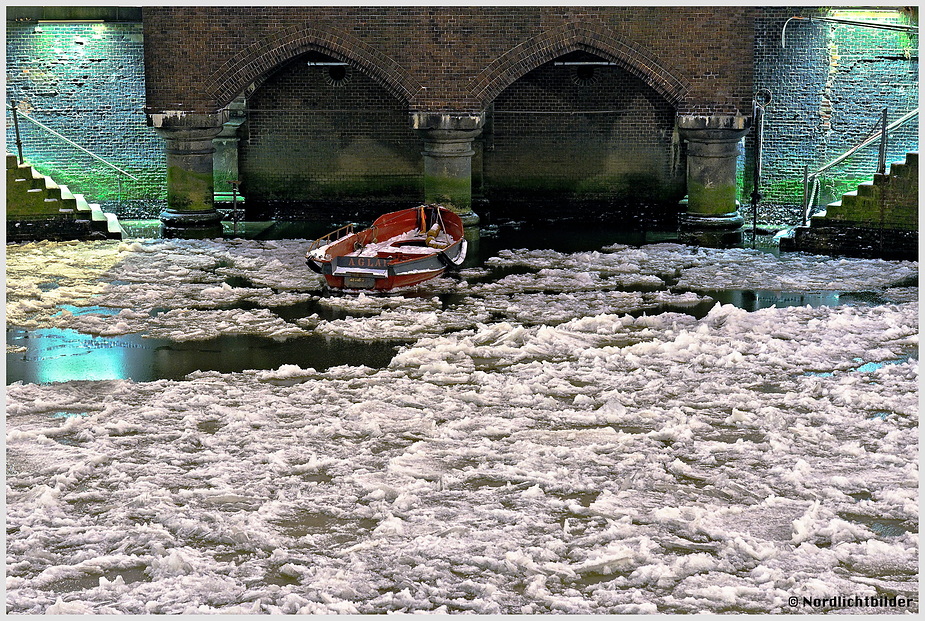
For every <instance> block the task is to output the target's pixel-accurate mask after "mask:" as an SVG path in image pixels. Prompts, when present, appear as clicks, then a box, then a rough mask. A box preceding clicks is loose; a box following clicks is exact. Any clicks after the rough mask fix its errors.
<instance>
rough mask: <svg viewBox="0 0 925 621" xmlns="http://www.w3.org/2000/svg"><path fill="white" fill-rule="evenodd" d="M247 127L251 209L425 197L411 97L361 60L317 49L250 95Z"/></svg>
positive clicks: (295, 215)
mask: <svg viewBox="0 0 925 621" xmlns="http://www.w3.org/2000/svg"><path fill="white" fill-rule="evenodd" d="M246 118H247V121H246V124H245V125H244V126H243V127H242V130H241V131H240V133H239V136H240V139H241V140H240V151H239V154H240V161H239V167H240V177H241V181H242V186H241V190H242V192H243V193H244V194H245V195H246V197H247V208H246V209H247V215H248V218H252V219H259V218H267V219H274V220H300V219H314V218H316V217H318V216H330V217H340V216H345V217H358V216H367V215H374V214H378V213H381V212H382V211H384V210H387V209H390V208H393V207H394V208H398V207H405V206H408V205H411V204H414V203H415V202H416V201H419V200H420V196H421V183H422V181H421V167H422V164H421V144H420V139H419V138H418V137H417V136H415V135H414V133H413V131H412V130H411V129H410V127H409V123H408V111H407V104H406V102H404V101H402V100H400V99H399V98H397V97H395V96H394V95H392V94H391V93H390V92H389V91H388V90H387V89H386V88H385V87H384V86H383V85H381V84H380V83H379V82H377V81H376V80H374V79H373V78H371V77H369V76H368V75H366V74H365V73H364V72H363V71H362V70H360V69H359V68H358V67H356V66H355V65H353V64H351V63H349V62H345V61H343V60H340V59H338V58H335V57H333V56H329V55H327V54H323V53H321V52H318V51H311V52H307V53H303V54H300V55H298V56H296V57H294V58H292V59H290V60H288V61H286V62H285V63H284V64H282V65H281V66H279V67H278V68H277V69H276V70H275V71H273V72H272V73H270V74H268V75H266V76H265V78H263V79H262V80H261V81H260V82H259V84H258V85H257V86H256V87H255V88H254V89H253V91H252V92H250V93H249V94H248V96H247V106H246Z"/></svg>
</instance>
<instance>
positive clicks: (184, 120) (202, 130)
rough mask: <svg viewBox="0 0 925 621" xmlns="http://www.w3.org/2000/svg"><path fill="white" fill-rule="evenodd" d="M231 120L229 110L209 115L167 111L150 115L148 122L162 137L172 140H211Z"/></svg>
mask: <svg viewBox="0 0 925 621" xmlns="http://www.w3.org/2000/svg"><path fill="white" fill-rule="evenodd" d="M229 118H230V111H229V110H228V108H225V109H224V110H219V111H217V112H209V113H202V112H185V111H183V110H165V111H163V112H158V113H151V114H148V119H147V122H148V126H149V127H153V128H154V131H156V132H157V133H158V134H159V135H160V136H162V137H164V138H168V139H171V140H205V139H209V140H211V139H212V138H213V137H214V136H217V135H218V134H219V133H220V132H221V131H222V126H223V125H224V124H225V123H227V122H228V120H229Z"/></svg>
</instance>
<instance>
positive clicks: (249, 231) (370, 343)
mask: <svg viewBox="0 0 925 621" xmlns="http://www.w3.org/2000/svg"><path fill="white" fill-rule="evenodd" d="M240 226H241V238H250V239H259V240H265V239H273V238H278V237H279V236H281V235H284V236H287V237H288V238H290V239H291V238H295V239H299V238H305V239H311V238H313V237H314V236H316V235H321V234H323V233H324V232H325V231H326V229H325V228H323V226H322V227H319V225H318V224H316V223H307V222H306V223H303V222H276V223H260V224H258V225H255V224H252V223H251V224H249V226H248V224H247V223H242V224H241V225H240ZM126 227H127V230H128V233H129V234H130V235H131V234H133V233H134V234H142V235H145V234H147V235H156V234H157V232H158V225H157V224H151V223H148V222H146V221H145V222H140V223H137V224H132V223H128V224H127V225H126ZM235 237H237V236H235ZM673 242H676V239H675V235H674V234H672V233H660V232H654V233H653V232H649V233H645V232H626V231H623V230H619V229H614V228H608V227H606V226H594V227H588V226H586V225H577V224H574V223H553V224H552V225H550V224H549V223H546V224H545V225H539V226H538V225H535V224H534V225H527V224H526V223H523V222H511V223H505V224H501V225H491V226H488V227H483V229H482V231H481V235H480V236H479V238H478V240H477V242H475V243H473V244H471V250H472V251H471V252H470V254H469V258H468V260H467V262H466V264H465V266H466V267H467V268H476V271H478V268H483V267H484V264H485V262H486V260H489V259H492V258H496V257H497V254H498V252H500V251H504V250H510V249H517V250H518V251H531V250H538V249H548V250H552V251H555V252H560V253H577V252H593V251H597V250H598V249H600V248H602V247H605V246H608V245H612V244H615V243H616V244H620V245H632V246H643V245H646V244H659V243H673ZM767 242H768V240H765V243H766V244H767ZM759 252H764V253H768V254H769V255H771V256H775V257H776V256H777V249H776V246H774V245H768V246H766V247H765V248H764V249H762V250H760V251H759ZM297 267H299V268H301V267H302V266H301V265H300V266H297ZM519 269H523V267H522V266H518V265H516V264H515V265H513V266H506V265H504V263H503V262H500V261H495V262H494V264H493V265H492V267H491V269H487V270H484V271H483V272H479V273H475V274H472V275H470V278H471V280H473V281H474V282H481V283H484V282H486V281H491V280H498V279H501V278H503V277H504V276H508V275H510V274H511V273H512V271H513V272H516V271H517V270H519ZM470 271H472V270H471V269H470ZM661 276H662V278H663V281H664V282H663V283H659V284H656V285H654V286H653V285H652V284H651V283H650V282H645V281H643V282H638V283H634V282H630V283H629V285H628V286H626V287H623V289H625V290H627V291H634V290H640V289H641V290H658V289H665V290H667V289H669V288H670V289H673V290H674V291H676V292H681V293H683V292H685V291H686V289H685V288H684V287H677V286H676V283H675V282H674V279H673V278H671V277H670V275H669V276H668V277H666V276H665V274H662V275H661ZM448 278H450V279H453V280H455V281H457V282H458V281H459V280H460V279H461V277H460V276H459V275H458V274H452V275H449V276H448ZM223 283H225V284H226V285H231V286H234V287H238V288H247V287H254V286H255V285H254V284H253V283H251V282H249V281H248V280H247V279H246V278H241V277H234V276H230V277H226V278H224V279H223ZM44 286H45V287H52V288H54V287H57V284H56V283H55V281H54V280H49V281H48V282H47V283H45V285H44ZM553 286H554V285H553ZM444 289H445V288H441V287H439V286H437V287H433V286H429V285H427V284H425V285H422V286H419V287H416V288H413V289H411V290H407V291H403V292H401V293H400V294H399V297H410V298H426V297H428V296H436V297H437V298H439V300H440V305H441V307H442V308H444V309H445V308H447V307H451V306H452V307H465V306H466V304H467V301H468V299H467V296H466V295H465V293H460V292H459V290H458V288H456V289H452V290H450V291H446V290H444ZM287 291H289V292H293V291H296V292H298V291H302V292H304V293H306V294H310V295H311V298H310V299H307V300H305V301H299V302H296V303H293V304H289V305H286V306H275V307H272V308H270V309H269V310H270V311H271V312H272V313H273V314H274V315H276V316H278V317H279V318H281V319H282V320H284V321H287V322H291V321H295V320H297V319H299V318H302V317H310V316H318V315H321V316H323V317H324V318H325V319H326V320H328V321H334V320H344V319H346V318H347V317H349V316H350V310H347V309H343V308H338V306H337V305H336V304H334V305H332V304H330V303H325V302H326V300H325V299H322V298H329V297H330V296H343V295H346V296H352V295H354V294H351V293H347V294H343V293H339V292H331V291H329V290H326V289H325V288H324V287H323V286H320V283H319V281H318V279H311V280H310V281H308V282H306V283H304V288H303V289H292V288H288V289H287ZM698 293H699V294H700V295H699V296H698V299H697V300H696V302H695V303H692V302H691V301H690V300H681V303H680V304H672V303H671V301H670V300H666V301H663V302H659V303H657V304H651V303H647V304H640V305H638V307H633V306H632V305H631V306H629V307H627V308H625V309H624V310H625V311H626V312H628V313H630V314H635V315H641V314H644V313H648V314H652V313H659V312H669V311H679V312H684V313H687V314H690V315H692V316H694V317H698V318H701V317H703V316H705V315H706V314H707V313H708V312H709V310H710V309H711V308H712V307H713V306H714V305H715V304H716V303H720V304H731V305H734V306H736V307H739V308H742V309H744V310H748V311H754V310H757V309H760V308H769V307H772V306H776V307H783V306H806V305H809V306H838V305H843V304H851V305H857V304H881V303H883V302H884V301H885V299H884V298H883V297H882V296H881V295H880V294H878V293H877V292H852V291H848V292H841V291H837V290H836V291H788V290H784V291H774V290H762V289H705V290H702V291H699V292H698ZM217 307H221V308H225V309H253V308H256V307H257V304H255V303H253V302H243V303H229V304H219V305H218V306H217ZM60 309H61V310H62V311H65V312H68V313H71V314H76V315H91V316H104V317H105V316H111V315H114V314H116V313H117V312H118V309H117V308H112V307H100V306H93V305H89V306H82V307H74V306H71V305H67V304H63V305H61V306H60ZM166 310H168V309H159V308H153V309H151V310H150V312H151V314H153V315H156V314H158V313H161V312H165V311H166ZM540 321H542V319H540ZM6 334H7V345H8V350H10V352H9V353H8V355H7V382H8V383H11V382H16V381H24V382H28V383H48V382H56V381H68V380H102V379H132V380H136V381H152V380H156V379H181V378H183V377H185V376H186V375H187V374H189V373H191V372H193V371H218V372H221V373H228V372H235V371H243V370H245V369H274V368H277V367H279V366H280V365H283V364H292V365H297V366H301V367H311V368H315V369H318V370H324V369H327V368H329V367H332V366H338V365H343V364H353V365H364V366H368V367H373V368H383V367H385V366H387V365H388V363H389V361H390V360H391V359H392V357H393V356H394V355H395V353H396V352H397V351H398V349H399V347H400V346H401V344H402V343H403V342H404V341H405V340H407V339H402V338H389V337H388V336H385V337H383V338H381V339H377V338H375V337H374V338H363V339H361V340H357V339H353V338H338V337H336V336H329V335H319V334H313V333H306V334H304V335H301V336H299V337H298V338H288V339H278V338H273V337H270V336H263V335H255V334H222V335H219V336H216V337H215V338H206V339H197V340H180V341H178V340H173V339H168V338H157V337H154V336H152V335H150V334H146V333H128V334H121V335H118V336H99V335H95V334H92V333H90V334H88V333H85V332H81V331H79V330H75V329H62V328H38V329H29V328H24V327H21V326H17V325H8V326H7V333H6Z"/></svg>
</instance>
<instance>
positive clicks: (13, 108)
mask: <svg viewBox="0 0 925 621" xmlns="http://www.w3.org/2000/svg"><path fill="white" fill-rule="evenodd" d="M7 108H9V109H11V110H13V112H14V114H15V115H16V116H15V117H14V118H18V117H20V116H21V117H23V118H24V119H26V120H28V121H31V122H33V123H35V124H36V125H38V126H39V127H41V128H42V129H44V130H45V131H47V132H48V133H50V134H53V135H55V136H57V137H58V138H60V139H61V140H63V141H64V142H66V143H68V144H69V145H71V146H73V147H75V148H77V149H80V150H81V151H83V152H84V153H86V154H87V155H89V156H90V157H92V158H94V159H96V160H99V161H100V162H102V163H103V164H106V165H107V166H109V167H110V168H112V169H113V170H115V171H117V172H119V173H120V174H123V175H125V176H126V177H128V178H129V179H132V180H134V181H140V179H139V178H138V177H136V176H135V175H133V174H131V173H129V172H126V171H124V170H122V169H121V168H119V167H118V166H116V165H115V164H113V163H111V162H107V161H106V160H104V159H103V158H101V157H100V156H99V155H97V154H96V153H93V152H92V151H88V150H87V149H85V148H83V147H82V146H80V145H79V144H77V143H76V142H74V141H73V140H71V139H70V138H67V137H66V136H62V135H61V134H59V133H58V132H56V131H55V130H53V129H52V128H50V127H48V126H47V125H45V124H44V123H42V122H40V121H37V120H35V119H33V118H32V117H30V116H29V115H28V114H26V113H25V112H23V111H22V110H19V109H18V108H17V107H16V105H15V103H14V105H12V106H11V105H9V104H7ZM17 113H18V114H17ZM16 129H17V133H18V131H19V125H18V124H17V126H16ZM20 163H22V162H20Z"/></svg>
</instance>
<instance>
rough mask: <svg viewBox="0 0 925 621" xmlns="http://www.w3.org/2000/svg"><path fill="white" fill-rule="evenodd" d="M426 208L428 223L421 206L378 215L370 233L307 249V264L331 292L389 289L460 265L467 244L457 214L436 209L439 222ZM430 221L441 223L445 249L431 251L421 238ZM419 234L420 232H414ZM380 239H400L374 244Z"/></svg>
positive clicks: (359, 233)
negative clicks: (429, 217)
mask: <svg viewBox="0 0 925 621" xmlns="http://www.w3.org/2000/svg"><path fill="white" fill-rule="evenodd" d="M430 209H431V210H432V211H431V212H430V213H431V214H432V219H431V220H429V219H427V218H426V217H425V215H424V212H423V211H422V210H421V208H416V209H406V210H402V211H398V212H392V213H389V214H385V215H383V216H380V217H379V218H377V219H376V221H375V222H374V223H373V225H372V226H371V227H370V228H368V229H364V230H363V231H359V232H357V233H350V234H348V235H344V236H343V237H342V238H339V239H337V240H336V241H334V242H331V243H329V244H326V245H324V246H322V247H320V248H318V249H315V250H313V251H312V250H310V251H309V253H308V255H307V263H308V265H309V266H310V267H311V268H312V269H313V270H315V271H316V272H318V273H320V274H322V275H323V276H324V278H325V282H326V283H327V285H328V286H329V287H331V288H333V289H345V290H373V291H388V290H391V289H399V288H402V287H411V286H414V285H417V284H420V283H422V282H425V281H428V280H430V279H432V278H436V277H438V276H441V275H442V274H443V273H444V272H445V271H446V270H447V269H448V268H454V267H459V266H460V265H462V262H463V261H464V260H465V258H466V252H467V243H466V240H465V239H464V238H463V225H462V221H461V220H460V219H459V216H457V215H456V214H454V213H453V212H451V211H449V210H447V209H444V208H439V209H440V211H439V220H437V213H438V212H436V211H433V209H435V208H430ZM431 221H433V222H439V223H440V224H441V225H443V227H444V228H443V229H441V230H442V233H443V235H444V236H443V238H442V241H444V242H445V243H446V246H445V247H439V248H429V247H427V246H425V245H424V243H423V242H425V241H429V237H425V235H424V233H423V231H424V230H425V229H426V227H427V225H428V224H429V223H430V222H431ZM418 230H420V231H422V232H421V233H420V234H418V233H417V231H418ZM378 239H392V240H394V239H399V240H401V241H398V242H395V244H394V245H391V244H390V243H389V242H385V243H384V244H382V243H378ZM316 243H317V242H316ZM377 243H378V245H377ZM404 244H408V245H404ZM411 244H414V245H411ZM369 249H371V250H369Z"/></svg>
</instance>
